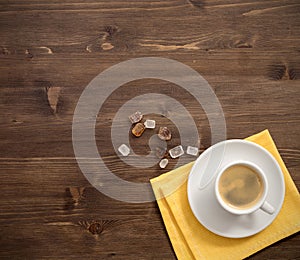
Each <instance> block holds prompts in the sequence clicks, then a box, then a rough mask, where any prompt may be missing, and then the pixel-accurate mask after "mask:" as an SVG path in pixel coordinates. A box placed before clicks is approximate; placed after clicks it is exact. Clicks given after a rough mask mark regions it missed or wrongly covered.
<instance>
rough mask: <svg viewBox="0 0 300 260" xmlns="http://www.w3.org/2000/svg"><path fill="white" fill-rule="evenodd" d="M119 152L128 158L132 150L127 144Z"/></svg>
mask: <svg viewBox="0 0 300 260" xmlns="http://www.w3.org/2000/svg"><path fill="white" fill-rule="evenodd" d="M118 151H119V152H120V153H121V154H122V155H123V156H128V154H130V148H129V147H128V146H127V145H126V144H122V145H121V146H120V147H119V148H118Z"/></svg>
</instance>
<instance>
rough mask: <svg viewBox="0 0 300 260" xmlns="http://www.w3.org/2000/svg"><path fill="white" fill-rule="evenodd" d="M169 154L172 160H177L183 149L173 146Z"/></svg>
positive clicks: (179, 146)
mask: <svg viewBox="0 0 300 260" xmlns="http://www.w3.org/2000/svg"><path fill="white" fill-rule="evenodd" d="M169 154H170V156H171V157H172V158H177V157H179V156H181V155H183V154H184V151H183V148H182V146H181V145H178V146H175V147H174V148H172V149H170V150H169Z"/></svg>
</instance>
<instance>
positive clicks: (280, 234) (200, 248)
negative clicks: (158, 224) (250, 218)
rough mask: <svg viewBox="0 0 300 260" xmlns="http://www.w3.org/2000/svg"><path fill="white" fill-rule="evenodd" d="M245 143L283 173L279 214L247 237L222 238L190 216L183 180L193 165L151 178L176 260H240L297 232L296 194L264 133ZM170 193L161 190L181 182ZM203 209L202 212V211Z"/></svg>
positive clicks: (299, 224)
mask: <svg viewBox="0 0 300 260" xmlns="http://www.w3.org/2000/svg"><path fill="white" fill-rule="evenodd" d="M246 140H249V141H252V142H255V143H257V144H259V145H261V146H262V147H264V148H266V149H267V150H268V151H269V152H270V153H271V154H272V155H273V156H274V157H275V159H276V160H277V161H278V163H279V165H280V167H281V170H282V172H283V174H284V180H285V185H286V194H285V199H284V202H283V206H282V209H281V211H280V212H279V214H278V216H277V217H276V219H275V220H274V221H273V222H272V224H271V225H270V226H268V227H267V228H266V229H264V230H263V231H262V232H260V233H258V234H256V235H253V236H251V237H247V238H238V239H234V238H224V237H221V236H218V235H215V234H214V233H212V232H210V231H208V230H207V229H206V228H205V227H203V226H202V225H201V224H200V223H199V222H198V221H197V219H196V218H195V217H194V215H193V213H192V211H191V209H190V206H189V203H188V199H187V190H186V188H187V183H186V180H187V177H188V175H189V172H190V170H191V168H192V166H193V162H191V163H189V164H186V165H184V166H182V167H180V168H177V169H175V170H172V171H170V172H168V173H165V174H163V175H161V176H159V177H157V178H154V179H151V180H150V181H151V185H152V188H153V191H154V194H155V196H156V197H157V198H158V200H157V203H158V206H159V209H160V212H161V215H162V217H163V220H164V223H165V226H166V228H167V231H168V234H169V237H170V240H171V242H172V245H173V248H174V250H175V253H176V255H177V258H178V259H184V260H185V259H206V258H207V259H227V258H228V259H229V258H230V259H241V258H245V257H247V256H249V255H251V254H253V253H255V252H257V251H259V250H261V249H263V248H265V247H267V246H268V245H271V244H273V243H275V242H276V241H278V240H280V239H283V238H285V237H287V236H289V235H292V234H294V233H296V232H298V231H299V230H300V195H299V193H298V190H297V188H296V186H295V184H294V182H293V180H292V178H291V176H290V174H289V172H288V170H287V168H286V167H285V164H284V162H283V160H282V159H281V157H280V155H279V152H278V150H277V148H276V146H275V144H274V142H273V140H272V137H271V135H270V133H269V131H268V130H265V131H263V132H261V133H258V134H256V135H253V136H251V137H249V138H247V139H246ZM182 178H185V181H184V184H183V185H181V186H180V187H179V188H178V189H177V190H176V191H175V192H173V193H172V194H170V195H168V196H166V197H163V195H164V190H165V191H168V189H170V187H169V186H170V180H172V181H171V184H172V185H176V180H178V183H180V182H181V183H182ZM203 210H205V209H203Z"/></svg>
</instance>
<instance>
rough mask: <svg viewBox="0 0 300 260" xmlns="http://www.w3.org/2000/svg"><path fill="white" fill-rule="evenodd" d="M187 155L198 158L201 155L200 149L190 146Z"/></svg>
mask: <svg viewBox="0 0 300 260" xmlns="http://www.w3.org/2000/svg"><path fill="white" fill-rule="evenodd" d="M186 153H187V154H189V155H193V156H197V155H198V153H199V149H198V148H197V147H194V146H188V147H187V149H186Z"/></svg>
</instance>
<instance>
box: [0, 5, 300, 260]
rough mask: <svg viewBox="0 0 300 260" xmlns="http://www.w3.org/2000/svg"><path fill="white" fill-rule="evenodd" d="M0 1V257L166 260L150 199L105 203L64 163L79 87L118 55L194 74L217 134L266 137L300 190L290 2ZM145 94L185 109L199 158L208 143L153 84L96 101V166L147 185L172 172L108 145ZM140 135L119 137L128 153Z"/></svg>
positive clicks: (72, 164)
mask: <svg viewBox="0 0 300 260" xmlns="http://www.w3.org/2000/svg"><path fill="white" fill-rule="evenodd" d="M0 6H1V8H0V28H1V31H0V59H1V63H0V84H1V85H0V114H1V117H0V122H1V128H0V174H1V178H2V181H1V182H0V191H1V196H0V224H1V228H0V257H1V258H3V259H46V258H53V259H62V258H63V259H77V258H78V259H175V258H176V257H175V254H174V252H173V250H172V246H171V244H170V242H169V239H168V236H167V233H166V230H165V228H164V224H163V222H162V219H161V216H160V213H159V210H158V207H157V205H156V203H155V202H152V203H146V204H128V203H124V202H119V201H116V200H113V199H111V198H108V197H106V196H105V195H103V194H101V193H100V192H98V191H97V190H96V189H94V188H93V187H92V186H91V185H90V184H89V183H88V181H87V180H86V179H85V177H84V176H83V174H82V173H81V171H80V169H79V167H78V164H77V163H76V160H75V158H74V152H73V148H72V117H73V112H74V109H75V106H76V104H77V101H78V98H79V97H80V94H81V92H82V91H83V89H84V88H85V86H86V85H87V84H88V83H89V82H90V81H91V80H92V79H93V78H94V77H95V76H96V75H98V74H99V73H100V72H101V71H103V70H105V69H106V68H109V67H110V66H112V65H114V64H117V63H118V62H121V61H125V60H127V59H131V58H136V57H145V56H155V57H166V58H171V59H175V60H178V61H180V62H183V63H184V64H187V65H188V66H190V67H192V68H193V69H195V70H196V71H198V72H199V73H200V74H201V75H202V76H204V77H205V79H206V80H207V81H208V82H209V83H210V85H211V87H212V88H213V90H214V91H215V93H216V95H217V97H218V98H219V100H220V103H221V105H222V108H223V111H224V114H225V117H226V123H227V137H228V138H245V137H247V136H249V135H251V134H253V133H256V132H259V131H261V130H263V129H265V128H268V129H269V130H270V132H271V134H272V136H273V138H274V140H275V142H276V144H277V146H278V148H279V151H280V153H281V155H282V157H283V160H284V161H285V163H286V165H287V167H288V169H289V171H290V173H291V176H292V178H293V179H294V181H295V183H296V186H297V187H298V189H299V188H300V177H299V176H300V175H299V171H300V139H299V132H300V124H299V123H300V114H299V108H300V99H299V94H300V89H299V79H300V65H299V64H300V58H299V54H300V47H299V46H300V17H299V12H300V4H299V1H297V0H284V1H276V0H275V1H261V0H256V1H248V2H245V1H240V0H212V1H203V0H167V1H147V0H145V1H137V0H132V1H108V0H107V1H105V0H102V1H96V0H88V1H78V0H64V1H58V0H49V1H41V0H25V1H21V0H16V1H11V0H4V1H1V3H0ZM149 92H159V93H162V94H167V95H169V96H171V97H173V98H176V99H177V100H179V101H180V102H181V103H182V104H183V105H184V106H185V107H186V108H187V109H188V111H189V112H190V113H191V115H192V116H193V118H194V120H195V123H196V125H197V128H198V129H199V132H200V134H201V150H202V151H203V150H204V149H206V148H208V147H209V146H210V142H211V136H210V127H209V123H208V120H207V116H206V115H205V113H204V111H203V110H202V108H201V107H200V106H199V104H198V103H197V102H196V101H195V100H194V99H193V97H192V96H191V95H190V94H189V93H187V92H186V91H184V90H183V89H181V88H179V87H178V86H176V85H174V84H172V83H169V82H163V81H160V80H150V79H145V80H138V81H133V82H129V83H127V84H125V85H124V86H122V87H120V88H119V89H118V90H117V91H115V92H114V93H113V94H112V95H111V96H110V97H109V99H108V100H107V101H106V103H105V105H104V106H103V108H102V110H101V111H100V112H101V113H99V115H98V118H97V127H96V139H97V145H98V147H101V149H99V150H100V154H101V156H102V157H103V159H104V161H105V163H106V165H107V166H108V167H109V169H110V170H111V171H112V172H114V173H115V174H116V175H118V176H120V177H122V178H124V179H126V180H129V181H136V182H147V181H148V180H149V179H150V178H152V177H155V176H158V175H160V174H162V173H163V172H166V171H168V170H170V169H172V167H174V165H175V161H172V162H171V163H170V165H169V166H168V167H167V169H165V170H161V169H159V167H158V166H153V167H150V168H147V169H145V170H143V171H142V172H139V171H137V170H135V169H134V168H133V167H126V165H125V164H124V163H123V162H122V161H121V160H120V159H119V158H118V155H117V154H116V153H115V151H114V149H113V146H112V144H111V142H110V141H108V140H109V138H110V127H111V124H112V121H113V118H114V116H115V114H116V112H117V111H118V109H119V108H120V107H121V106H122V105H123V104H124V102H126V101H127V100H130V99H131V98H133V97H134V96H136V95H140V94H145V93H149ZM161 109H162V113H163V114H165V115H168V111H167V110H166V108H165V107H162V108H161ZM155 119H156V120H157V122H158V123H159V124H165V125H168V126H169V127H170V128H171V129H172V131H173V132H174V137H173V139H172V143H171V144H170V146H171V145H175V144H177V143H180V139H179V136H178V132H177V129H176V126H174V125H173V124H172V123H171V122H170V121H168V120H166V119H165V118H163V117H158V116H156V117H155ZM183 120H184V119H183ZM187 123H188V122H187ZM145 134H146V133H145ZM150 136H151V135H150V134H148V135H147V134H146V135H145V136H143V138H141V139H138V140H136V139H133V138H131V144H132V146H133V148H134V151H135V152H136V153H139V154H146V153H147V152H148V148H149V147H148V146H147V141H148V138H150ZM187 160H191V158H188V159H187ZM299 245H300V238H299V235H294V236H291V237H289V238H286V239H284V240H282V241H280V242H278V243H276V244H274V245H272V246H270V247H268V248H266V249H264V250H262V251H261V252H258V253H257V254H255V255H254V256H252V257H251V259H262V258H264V259H268V258H269V259H295V258H299V257H300V254H299V252H300V246H299Z"/></svg>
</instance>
